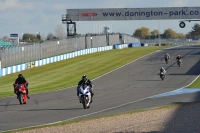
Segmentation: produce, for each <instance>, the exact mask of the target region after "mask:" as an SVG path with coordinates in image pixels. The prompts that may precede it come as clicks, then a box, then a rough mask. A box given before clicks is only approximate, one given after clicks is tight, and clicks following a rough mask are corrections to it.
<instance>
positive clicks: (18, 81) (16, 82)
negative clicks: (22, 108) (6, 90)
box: [13, 74, 30, 99]
mask: <svg viewBox="0 0 200 133" xmlns="http://www.w3.org/2000/svg"><path fill="white" fill-rule="evenodd" d="M18 84H25V85H24V87H25V88H26V95H27V98H28V99H29V98H30V97H29V95H28V82H27V81H26V79H25V78H24V76H23V75H22V74H19V75H18V78H17V79H16V80H15V83H14V84H13V87H14V93H15V94H16V90H15V88H16V87H17V85H18Z"/></svg>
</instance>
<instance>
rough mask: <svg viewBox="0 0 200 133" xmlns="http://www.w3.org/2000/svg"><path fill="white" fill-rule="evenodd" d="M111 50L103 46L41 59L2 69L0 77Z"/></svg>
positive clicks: (111, 47) (109, 47)
mask: <svg viewBox="0 0 200 133" xmlns="http://www.w3.org/2000/svg"><path fill="white" fill-rule="evenodd" d="M111 49H113V46H102V47H97V48H89V49H83V50H79V51H74V52H71V53H67V54H63V55H59V56H54V57H49V58H45V59H41V60H37V61H32V62H28V63H24V64H20V65H15V66H10V67H6V68H2V69H0V77H2V76H5V75H8V74H12V73H16V72H21V71H23V70H27V69H30V68H34V67H38V66H43V65H46V64H50V63H53V62H58V61H61V60H66V59H70V58H73V57H76V56H81V55H85V54H90V53H95V52H101V51H106V50H111Z"/></svg>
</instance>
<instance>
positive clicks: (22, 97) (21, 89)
mask: <svg viewBox="0 0 200 133" xmlns="http://www.w3.org/2000/svg"><path fill="white" fill-rule="evenodd" d="M15 91H16V94H17V98H18V100H19V103H20V104H21V105H22V104H26V101H27V94H26V88H25V84H18V85H16V87H15Z"/></svg>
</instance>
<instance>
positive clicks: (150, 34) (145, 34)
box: [2, 23, 200, 42]
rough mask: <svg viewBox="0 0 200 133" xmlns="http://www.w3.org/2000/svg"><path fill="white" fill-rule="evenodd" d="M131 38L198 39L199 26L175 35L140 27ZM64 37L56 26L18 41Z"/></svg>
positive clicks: (63, 33) (7, 40)
mask: <svg viewBox="0 0 200 133" xmlns="http://www.w3.org/2000/svg"><path fill="white" fill-rule="evenodd" d="M133 36H135V37H138V38H140V39H155V38H158V37H159V36H160V38H162V39H169V38H170V39H171V38H172V39H174V38H188V39H190V38H200V25H199V24H198V23H196V24H194V26H193V27H192V30H191V31H189V32H188V33H187V34H183V33H177V32H175V31H174V30H173V29H171V28H168V29H166V30H164V32H163V33H160V32H159V30H156V29H154V30H153V31H150V29H149V28H147V27H141V28H138V29H136V30H135V32H134V33H133ZM65 37H66V33H65V30H64V28H63V27H62V25H57V27H56V28H55V34H53V33H49V34H48V35H47V36H46V37H44V35H40V33H37V34H30V33H24V34H23V36H22V38H21V39H20V41H21V42H42V41H44V40H56V39H63V38H65ZM2 40H3V41H5V42H9V37H8V36H4V37H3V38H2Z"/></svg>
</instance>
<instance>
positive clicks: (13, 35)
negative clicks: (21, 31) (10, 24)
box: [10, 34, 18, 37]
mask: <svg viewBox="0 0 200 133" xmlns="http://www.w3.org/2000/svg"><path fill="white" fill-rule="evenodd" d="M10 37H18V34H10Z"/></svg>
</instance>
